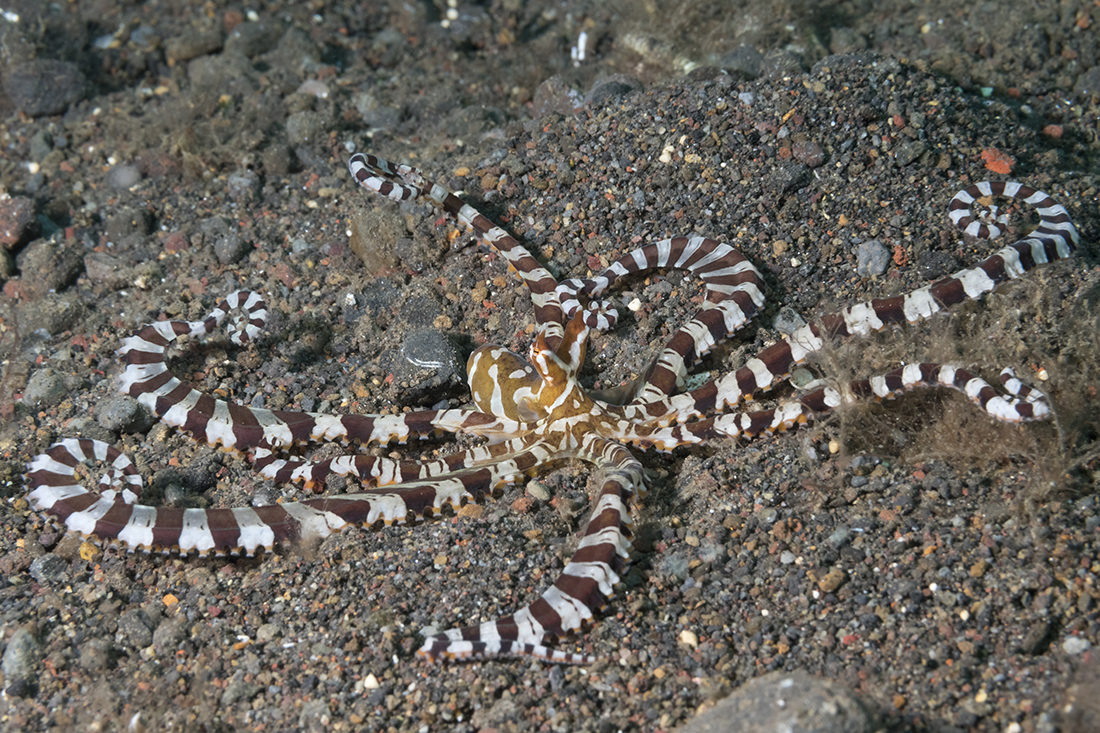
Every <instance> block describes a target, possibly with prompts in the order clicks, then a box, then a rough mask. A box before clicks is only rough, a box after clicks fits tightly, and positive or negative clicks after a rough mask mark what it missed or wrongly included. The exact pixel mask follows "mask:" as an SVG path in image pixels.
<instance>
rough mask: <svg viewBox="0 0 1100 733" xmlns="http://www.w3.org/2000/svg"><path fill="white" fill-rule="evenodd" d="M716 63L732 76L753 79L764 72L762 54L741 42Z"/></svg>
mask: <svg viewBox="0 0 1100 733" xmlns="http://www.w3.org/2000/svg"><path fill="white" fill-rule="evenodd" d="M718 65H719V66H720V67H722V68H723V69H725V70H726V71H727V72H728V73H730V74H732V75H734V76H738V77H741V78H743V79H755V78H757V77H758V76H760V75H761V74H762V73H764V54H762V53H760V52H759V51H757V50H756V49H755V48H753V47H752V46H746V45H744V44H742V45H740V46H738V47H737V48H735V49H734V50H733V51H730V52H729V53H727V54H726V55H725V56H723V57H722V58H721V59H719V61H718Z"/></svg>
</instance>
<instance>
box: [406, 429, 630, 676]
mask: <svg viewBox="0 0 1100 733" xmlns="http://www.w3.org/2000/svg"><path fill="white" fill-rule="evenodd" d="M578 457H580V458H582V459H584V460H587V461H590V462H592V463H594V464H595V465H596V466H597V468H599V469H600V470H602V472H603V485H602V487H601V489H600V493H599V494H598V495H597V497H596V499H595V505H594V507H593V510H592V514H591V515H590V517H589V520H588V526H587V527H586V528H585V530H584V535H583V537H582V538H581V541H580V543H579V544H578V546H577V549H576V551H575V552H574V553H573V557H572V558H571V559H570V561H569V563H568V564H567V565H566V566H565V568H564V569H563V570H562V572H561V575H560V576H559V577H558V578H557V580H555V581H554V584H553V585H552V586H550V588H548V589H547V590H546V591H545V592H544V593H543V594H542V595H541V596H540V597H539V598H538V600H536V601H535V602H533V603H531V604H530V605H528V606H525V607H523V608H521V609H519V610H518V611H516V612H515V613H513V614H511V615H509V616H505V617H502V618H499V619H496V620H493V621H486V622H484V623H482V624H480V625H478V626H468V627H465V628H459V629H451V630H449V631H445V632H443V633H441V634H436V635H434V636H430V637H428V638H427V639H426V640H425V642H424V645H423V646H422V647H421V648H420V650H419V651H418V652H417V653H418V654H420V655H421V656H424V657H427V658H429V659H434V660H446V659H471V658H487V657H502V656H527V657H535V658H538V659H542V660H545V661H547V662H562V663H567V664H585V663H588V662H591V661H594V660H593V658H592V657H588V656H585V655H582V654H570V653H566V652H561V651H558V650H554V649H550V648H548V647H546V646H543V644H544V642H545V640H546V637H547V636H551V637H559V636H562V635H563V634H566V633H569V632H574V631H577V630H579V629H580V628H581V627H582V626H583V625H584V624H585V623H587V622H590V621H591V620H592V618H593V614H594V612H595V611H597V610H599V609H602V608H603V607H604V606H605V605H606V599H607V598H610V597H611V595H612V593H613V591H614V587H615V585H617V584H618V583H619V579H620V576H621V574H622V573H623V572H624V571H625V569H626V567H627V564H628V562H629V559H630V549H631V543H630V539H629V536H630V532H629V526H630V524H631V519H630V513H629V503H630V500H631V499H632V497H633V496H634V494H635V493H639V494H640V493H643V492H644V489H645V483H644V477H643V473H642V465H641V463H639V462H638V460H637V459H636V458H634V456H632V455H631V454H630V451H628V450H627V449H626V448H624V447H623V446H621V445H619V444H617V443H614V442H612V441H609V440H605V439H603V438H601V437H599V436H597V435H590V436H587V437H586V439H585V441H584V445H583V446H582V449H581V451H580V452H579V453H578Z"/></svg>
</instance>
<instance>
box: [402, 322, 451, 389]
mask: <svg viewBox="0 0 1100 733" xmlns="http://www.w3.org/2000/svg"><path fill="white" fill-rule="evenodd" d="M401 355H402V356H403V357H405V361H407V362H408V363H409V364H410V365H411V366H412V367H414V368H415V369H417V370H419V369H433V370H435V372H436V374H437V375H438V376H440V377H442V378H447V377H450V376H452V375H455V374H460V373H462V372H463V365H462V360H461V358H460V357H459V355H458V349H457V348H455V345H454V344H453V343H452V342H451V340H450V339H449V338H447V335H446V334H444V333H443V332H442V331H438V330H436V329H434V328H424V329H418V330H416V331H413V332H411V333H410V334H409V335H408V336H407V337H406V338H405V341H404V343H402V344H401Z"/></svg>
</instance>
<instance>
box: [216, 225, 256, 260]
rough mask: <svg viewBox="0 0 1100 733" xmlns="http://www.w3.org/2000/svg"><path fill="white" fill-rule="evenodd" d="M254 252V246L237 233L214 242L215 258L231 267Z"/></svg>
mask: <svg viewBox="0 0 1100 733" xmlns="http://www.w3.org/2000/svg"><path fill="white" fill-rule="evenodd" d="M251 250H252V244H251V243H250V242H247V241H245V240H244V239H242V238H241V237H240V235H238V234H235V233H230V234H226V235H225V236H223V237H218V238H217V239H216V240H215V241H214V256H215V257H217V258H218V262H220V263H222V264H223V265H231V264H233V263H234V262H239V261H240V260H241V259H243V258H244V256H245V255H247V254H248V253H249V252H250V251H251Z"/></svg>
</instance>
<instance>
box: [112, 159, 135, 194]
mask: <svg viewBox="0 0 1100 733" xmlns="http://www.w3.org/2000/svg"><path fill="white" fill-rule="evenodd" d="M140 181H141V171H140V170H138V168H137V166H134V165H125V164H123V165H116V166H113V167H112V168H111V170H109V171H107V185H108V186H110V187H111V188H115V189H119V190H123V191H124V190H126V189H128V188H130V187H131V186H136V185H137V184H138V182H140Z"/></svg>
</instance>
